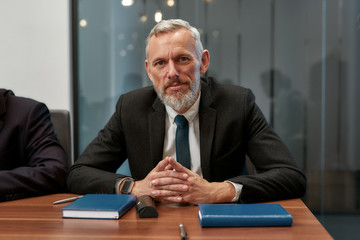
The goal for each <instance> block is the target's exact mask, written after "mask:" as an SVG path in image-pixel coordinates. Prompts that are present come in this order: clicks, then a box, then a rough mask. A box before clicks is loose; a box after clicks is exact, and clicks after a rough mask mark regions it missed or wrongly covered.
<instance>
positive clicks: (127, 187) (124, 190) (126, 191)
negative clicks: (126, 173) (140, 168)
mask: <svg viewBox="0 0 360 240" xmlns="http://www.w3.org/2000/svg"><path fill="white" fill-rule="evenodd" d="M133 184H134V181H133V180H126V181H125V182H124V184H123V186H122V188H121V193H123V194H129V193H130V190H131V187H132V185H133Z"/></svg>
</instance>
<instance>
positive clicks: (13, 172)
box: [0, 103, 67, 201]
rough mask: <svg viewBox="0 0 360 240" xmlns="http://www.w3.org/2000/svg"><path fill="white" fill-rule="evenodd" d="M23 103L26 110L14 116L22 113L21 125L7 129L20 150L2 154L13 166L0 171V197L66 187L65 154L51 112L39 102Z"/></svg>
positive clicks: (62, 189)
mask: <svg viewBox="0 0 360 240" xmlns="http://www.w3.org/2000/svg"><path fill="white" fill-rule="evenodd" d="M25 104H27V105H25ZM23 107H24V108H26V111H28V113H27V114H23V115H22V114H21V113H18V114H17V116H14V117H22V116H24V119H23V120H21V121H22V122H23V123H24V124H23V126H18V127H16V128H14V129H9V131H11V133H9V135H10V136H12V137H13V139H16V141H17V142H16V143H15V142H14V143H13V144H16V148H14V149H16V150H14V151H19V152H21V153H15V152H12V153H13V154H10V153H9V154H8V155H7V156H4V158H6V161H8V162H9V164H10V165H12V166H13V167H14V168H11V169H6V170H1V171H0V182H1V184H0V194H1V196H0V198H1V200H3V201H4V200H13V199H18V198H23V197H29V196H36V195H43V194H49V193H56V192H63V191H65V183H66V168H67V165H66V164H67V163H66V157H65V152H64V150H63V149H62V148H61V146H60V145H59V142H58V140H57V138H56V136H55V133H54V130H53V126H52V123H51V120H50V113H49V111H48V109H47V107H46V106H45V105H44V104H42V103H36V104H28V103H24V105H23ZM29 109H30V110H29ZM15 111H19V110H18V109H16V110H15ZM7 130H8V129H7ZM3 131H5V130H4V129H3ZM19 146H21V147H19ZM18 147H19V148H18ZM20 148H21V149H20ZM3 160H4V159H3Z"/></svg>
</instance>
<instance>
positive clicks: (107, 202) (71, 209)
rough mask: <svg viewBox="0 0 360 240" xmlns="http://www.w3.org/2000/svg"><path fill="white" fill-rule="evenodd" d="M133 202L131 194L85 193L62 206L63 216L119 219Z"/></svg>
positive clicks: (134, 197) (133, 198) (134, 200)
mask: <svg viewBox="0 0 360 240" xmlns="http://www.w3.org/2000/svg"><path fill="white" fill-rule="evenodd" d="M135 202H136V196H135V195H131V194H129V195H121V194H86V195H84V196H83V197H82V198H80V199H78V200H76V201H75V202H72V203H70V204H69V205H67V206H65V207H63V208H62V211H63V218H104V219H119V218H120V217H121V216H122V215H123V214H124V213H125V212H126V211H128V210H129V209H130V208H131V207H132V206H134V204H135Z"/></svg>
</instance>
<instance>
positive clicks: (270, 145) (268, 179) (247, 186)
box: [229, 91, 306, 203]
mask: <svg viewBox="0 0 360 240" xmlns="http://www.w3.org/2000/svg"><path fill="white" fill-rule="evenodd" d="M246 108H247V109H246V116H247V120H246V126H247V129H248V131H247V138H248V143H247V154H248V156H249V157H250V160H251V162H252V163H253V164H254V166H255V169H256V174H254V175H244V176H238V177H234V178H231V179H229V181H231V182H234V183H240V184H241V185H243V187H242V189H241V193H240V197H239V200H238V202H239V203H249V202H264V201H273V200H277V199H288V198H298V197H302V196H303V195H304V194H305V190H306V177H305V175H304V173H303V172H302V171H301V170H300V169H299V168H298V167H297V166H296V165H295V163H294V161H293V159H292V156H291V154H290V152H289V151H288V149H287V147H286V146H285V144H284V143H283V142H282V141H281V139H280V138H279V137H278V136H277V135H276V134H275V132H274V131H273V129H272V128H271V127H270V126H269V125H268V123H267V122H266V119H265V117H264V116H263V114H262V112H261V111H260V109H259V108H258V106H257V105H256V103H255V97H254V95H253V94H252V93H251V91H249V92H248V97H247V106H246Z"/></svg>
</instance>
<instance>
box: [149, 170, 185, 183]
mask: <svg viewBox="0 0 360 240" xmlns="http://www.w3.org/2000/svg"><path fill="white" fill-rule="evenodd" d="M188 177H189V175H188V174H187V173H183V172H177V171H173V170H164V171H160V172H155V173H154V174H153V176H152V179H153V180H154V179H157V178H178V179H181V180H184V181H185V180H187V179H188Z"/></svg>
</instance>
